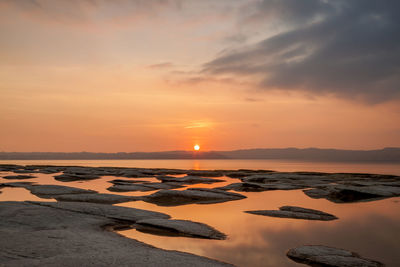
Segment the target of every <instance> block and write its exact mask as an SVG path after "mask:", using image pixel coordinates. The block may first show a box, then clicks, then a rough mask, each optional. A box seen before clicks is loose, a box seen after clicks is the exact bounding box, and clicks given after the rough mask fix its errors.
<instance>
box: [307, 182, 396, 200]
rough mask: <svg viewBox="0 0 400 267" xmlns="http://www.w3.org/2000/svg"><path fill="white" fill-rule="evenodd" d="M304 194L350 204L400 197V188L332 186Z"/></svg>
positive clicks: (310, 190) (311, 190)
mask: <svg viewBox="0 0 400 267" xmlns="http://www.w3.org/2000/svg"><path fill="white" fill-rule="evenodd" d="M303 192H304V193H305V194H306V195H307V196H309V197H311V198H317V199H318V198H325V199H327V200H329V201H332V202H335V203H349V202H359V201H373V200H377V199H382V198H388V197H396V196H400V187H396V186H385V185H374V186H351V185H331V186H326V187H323V188H315V189H309V190H304V191H303Z"/></svg>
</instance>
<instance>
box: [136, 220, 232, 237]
mask: <svg viewBox="0 0 400 267" xmlns="http://www.w3.org/2000/svg"><path fill="white" fill-rule="evenodd" d="M136 224H137V227H136V230H138V231H141V232H147V233H152V234H159V235H173V236H174V235H176V236H189V237H198V238H207V239H220V240H221V239H225V238H226V235H225V234H223V233H221V232H219V231H217V230H215V229H214V228H212V227H210V226H208V225H206V224H204V223H198V222H192V221H187V220H167V219H145V220H140V221H138V222H136Z"/></svg>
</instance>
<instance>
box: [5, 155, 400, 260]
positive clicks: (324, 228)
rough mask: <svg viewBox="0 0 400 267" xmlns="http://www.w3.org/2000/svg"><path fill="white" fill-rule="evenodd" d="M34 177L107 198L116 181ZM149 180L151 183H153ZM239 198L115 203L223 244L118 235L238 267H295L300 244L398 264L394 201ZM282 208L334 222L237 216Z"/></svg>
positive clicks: (297, 194)
mask: <svg viewBox="0 0 400 267" xmlns="http://www.w3.org/2000/svg"><path fill="white" fill-rule="evenodd" d="M47 163H48V162H47ZM326 171H328V170H326ZM354 171H357V170H354ZM358 171H361V170H358ZM364 172H365V171H364ZM6 174H7V173H5V172H3V173H0V176H3V175H6ZM34 175H35V176H38V178H36V179H31V180H30V181H35V182H38V183H39V184H59V185H67V186H73V187H80V188H85V189H94V190H97V191H99V192H103V193H113V192H109V191H107V189H106V188H107V187H109V186H111V185H112V184H110V183H108V182H107V181H110V180H113V179H120V178H119V177H103V178H101V179H97V180H92V181H85V182H68V183H65V182H59V181H56V180H54V178H53V175H45V174H34ZM121 179H128V178H121ZM139 179H140V180H143V179H142V178H139ZM224 179H226V180H227V182H226V183H216V184H211V185H195V186H196V187H210V188H212V187H217V186H222V185H225V184H227V183H230V182H237V181H238V180H237V179H230V178H226V177H224ZM150 180H151V181H156V180H155V179H150ZM13 181H16V180H5V179H1V178H0V182H13ZM0 191H2V193H1V194H0V200H1V201H4V200H42V201H51V200H45V199H39V198H38V197H36V196H33V195H31V194H30V193H29V191H27V190H25V189H23V188H2V189H0ZM151 193H153V192H143V193H142V192H127V193H118V194H123V195H147V194H151ZM243 194H245V195H247V196H248V198H247V199H244V200H240V201H231V202H225V203H219V204H212V205H184V206H178V207H158V206H156V205H154V204H150V203H145V202H142V201H138V202H128V203H121V204H118V205H120V206H127V207H135V208H143V209H148V210H154V211H160V212H164V213H167V214H170V215H171V216H172V217H173V218H175V219H188V220H192V221H198V222H202V223H206V224H208V225H210V226H212V227H214V228H216V229H217V230H219V231H221V232H224V233H225V234H227V235H228V239H227V240H224V241H220V240H205V239H194V238H185V237H165V236H155V235H151V234H145V233H141V232H138V231H136V230H134V229H133V230H127V231H122V232H120V233H121V234H123V235H125V236H128V237H132V238H135V239H138V240H140V241H143V242H145V243H148V244H151V245H154V246H156V247H160V248H164V249H170V250H180V251H186V252H191V253H194V254H198V255H203V256H206V257H209V258H213V259H218V260H222V261H225V262H229V263H233V264H236V265H238V266H298V265H299V264H297V263H294V262H293V261H291V260H289V259H288V258H287V257H286V256H285V253H286V251H287V250H288V249H290V248H293V247H296V246H299V245H304V244H314V245H327V246H333V247H339V248H344V249H348V250H351V251H354V252H357V253H359V254H361V256H363V257H366V258H370V259H374V260H379V261H382V262H384V263H385V264H387V266H393V267H394V266H398V262H400V254H399V253H398V251H400V241H399V240H400V202H399V201H400V198H390V199H385V200H380V201H374V202H365V203H352V204H335V203H331V202H329V201H327V200H323V199H319V200H316V199H311V198H309V197H307V196H306V195H305V194H303V192H302V191H301V190H295V191H267V192H260V193H243ZM283 205H297V206H302V207H306V208H313V209H319V210H322V211H326V212H329V213H332V214H334V215H336V216H337V217H339V220H335V221H328V222H325V221H306V220H295V219H282V218H272V217H265V216H257V215H252V214H247V213H244V212H243V211H244V210H256V209H277V208H279V207H280V206H283ZM300 266H301V265H300ZM303 266H304V265H303Z"/></svg>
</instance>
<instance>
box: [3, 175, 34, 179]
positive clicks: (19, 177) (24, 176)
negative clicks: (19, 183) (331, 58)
mask: <svg viewBox="0 0 400 267" xmlns="http://www.w3.org/2000/svg"><path fill="white" fill-rule="evenodd" d="M32 178H36V176H33V175H7V176H3V179H8V180H24V179H32Z"/></svg>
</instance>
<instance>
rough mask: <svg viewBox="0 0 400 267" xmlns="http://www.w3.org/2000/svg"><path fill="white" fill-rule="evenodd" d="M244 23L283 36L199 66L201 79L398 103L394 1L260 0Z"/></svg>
mask: <svg viewBox="0 0 400 267" xmlns="http://www.w3.org/2000/svg"><path fill="white" fill-rule="evenodd" d="M254 10H255V11H254V12H253V13H251V14H249V15H248V17H247V21H251V24H252V25H254V23H255V22H259V23H265V22H266V20H268V21H271V20H274V21H275V22H276V21H278V22H282V23H284V24H285V25H286V27H285V30H282V31H281V32H279V33H277V34H276V35H274V36H270V37H268V38H266V39H264V40H262V41H259V42H257V43H254V44H251V45H248V46H245V47H242V48H240V49H235V50H228V51H225V52H224V53H223V54H220V55H218V56H217V57H216V58H215V59H214V60H212V61H210V62H208V63H206V64H205V65H204V66H203V71H202V72H203V73H204V75H206V76H209V75H211V76H220V75H224V76H226V75H232V76H234V77H243V78H248V77H252V78H256V80H257V85H258V86H259V87H260V88H262V89H263V90H270V89H279V90H287V91H290V90H301V91H305V92H307V93H312V94H314V95H316V94H333V95H336V96H340V97H345V98H352V99H353V98H358V99H362V100H365V101H369V102H383V101H387V100H390V99H393V98H396V99H400V34H399V32H400V16H398V10H400V2H399V1H397V0H387V1H375V0H353V1H347V0H307V1H296V0H279V1H278V0H264V1H261V2H256V3H255V6H254Z"/></svg>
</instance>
